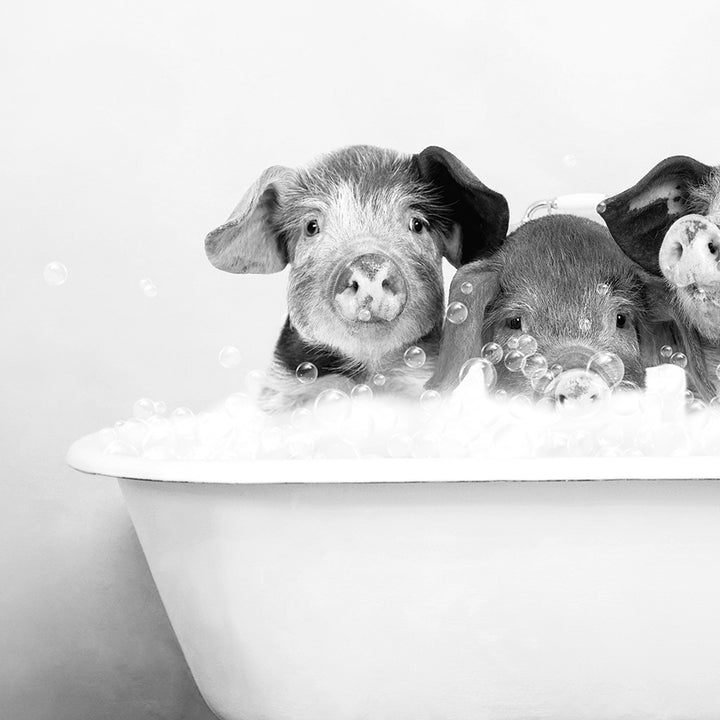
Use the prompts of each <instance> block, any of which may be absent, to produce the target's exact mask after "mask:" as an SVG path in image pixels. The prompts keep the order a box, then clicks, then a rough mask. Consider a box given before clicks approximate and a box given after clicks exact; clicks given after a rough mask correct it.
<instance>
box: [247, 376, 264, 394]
mask: <svg viewBox="0 0 720 720" xmlns="http://www.w3.org/2000/svg"><path fill="white" fill-rule="evenodd" d="M265 380H266V375H265V372H264V371H263V370H250V372H249V373H248V374H247V375H245V389H246V390H247V391H248V393H249V394H250V397H257V396H258V395H259V394H260V393H261V392H262V389H263V388H264V387H265Z"/></svg>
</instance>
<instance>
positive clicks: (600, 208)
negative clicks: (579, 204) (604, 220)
mask: <svg viewBox="0 0 720 720" xmlns="http://www.w3.org/2000/svg"><path fill="white" fill-rule="evenodd" d="M595 209H596V210H597V212H598V213H599V214H600V215H602V214H603V213H604V212H605V210H607V203H606V202H605V201H604V200H603V201H601V202H599V203H598V204H597V207H596V208H595Z"/></svg>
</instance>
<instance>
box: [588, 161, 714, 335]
mask: <svg viewBox="0 0 720 720" xmlns="http://www.w3.org/2000/svg"><path fill="white" fill-rule="evenodd" d="M598 211H599V212H600V214H601V215H602V216H603V218H604V220H605V222H606V223H607V226H608V228H609V229H610V232H611V233H612V235H613V237H614V238H615V240H616V242H617V243H618V245H619V246H620V247H621V248H622V249H623V250H624V251H625V253H627V255H628V256H629V257H630V258H632V259H633V260H634V261H635V262H637V263H638V264H639V265H641V266H642V267H643V268H644V269H645V270H647V271H648V272H651V273H653V274H655V275H657V276H661V277H664V278H665V279H666V281H667V282H668V283H669V285H670V287H671V288H672V290H673V292H674V295H675V297H676V299H677V302H678V304H679V306H680V308H681V309H682V311H683V313H684V315H685V316H686V317H687V318H688V319H689V321H690V322H691V324H692V325H694V326H695V327H696V328H697V329H698V331H699V332H700V333H701V334H702V335H703V336H705V337H707V338H710V339H712V340H718V339H720V265H719V264H718V260H719V259H720V229H719V228H718V222H720V172H718V170H717V169H714V168H712V167H711V166H709V165H704V164H703V163H700V162H698V161H697V160H694V159H693V158H690V157H684V156H677V157H671V158H668V159H666V160H663V161H662V162H661V163H659V164H658V165H656V166H655V167H654V168H653V169H652V170H651V171H650V172H649V173H648V174H647V175H645V177H643V178H642V179H641V180H640V181H639V182H638V183H637V184H636V185H634V186H633V187H631V188H629V189H628V190H625V191H624V192H622V193H620V194H618V195H615V196H614V197H611V198H609V199H608V200H606V201H605V202H604V203H601V204H600V206H599V207H598Z"/></svg>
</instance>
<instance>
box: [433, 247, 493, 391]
mask: <svg viewBox="0 0 720 720" xmlns="http://www.w3.org/2000/svg"><path fill="white" fill-rule="evenodd" d="M465 283H470V284H471V285H472V292H469V293H467V292H463V291H462V290H461V287H462V286H463V285H465ZM465 289H466V290H467V289H468V288H467V286H466V287H465ZM499 290H500V284H499V280H498V273H497V271H496V270H494V269H493V268H491V267H490V265H489V261H487V260H480V261H478V262H474V263H470V264H469V265H465V266H464V267H461V268H460V269H459V270H458V271H457V272H456V273H455V277H454V278H453V281H452V283H451V285H450V295H449V298H448V303H454V302H457V303H462V304H463V305H465V307H467V311H468V312H467V317H466V318H465V320H464V321H463V322H461V323H453V322H451V321H450V320H446V321H445V326H444V327H443V334H442V340H441V342H440V355H439V357H438V362H437V366H436V368H435V373H434V374H433V376H432V377H431V378H430V380H428V382H427V384H426V387H427V388H429V389H435V390H443V391H445V390H453V389H454V388H455V387H457V385H459V383H460V369H461V368H462V366H463V364H464V363H465V361H467V360H469V359H470V358H473V357H479V356H480V350H481V349H482V346H483V338H482V335H483V325H484V322H485V310H486V308H487V306H488V305H489V304H490V303H491V302H492V301H493V300H494V299H495V297H496V296H497V294H498V292H499Z"/></svg>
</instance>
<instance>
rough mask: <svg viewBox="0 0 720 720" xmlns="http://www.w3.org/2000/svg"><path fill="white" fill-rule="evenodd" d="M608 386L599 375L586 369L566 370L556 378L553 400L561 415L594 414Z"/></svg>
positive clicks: (580, 415)
mask: <svg viewBox="0 0 720 720" xmlns="http://www.w3.org/2000/svg"><path fill="white" fill-rule="evenodd" d="M608 392H609V388H608V386H607V384H606V383H605V382H604V381H603V380H602V378H601V377H600V376H599V375H596V374H595V373H590V372H587V371H586V370H579V369H575V370H566V371H565V372H564V373H562V374H561V375H560V376H559V377H558V378H557V385H556V386H555V391H554V394H555V400H556V402H557V405H558V410H559V411H560V412H562V413H563V415H567V416H572V417H582V416H588V415H593V414H595V413H596V412H597V411H598V410H599V408H600V407H601V405H602V401H603V400H604V399H605V398H606V397H607V395H608Z"/></svg>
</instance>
